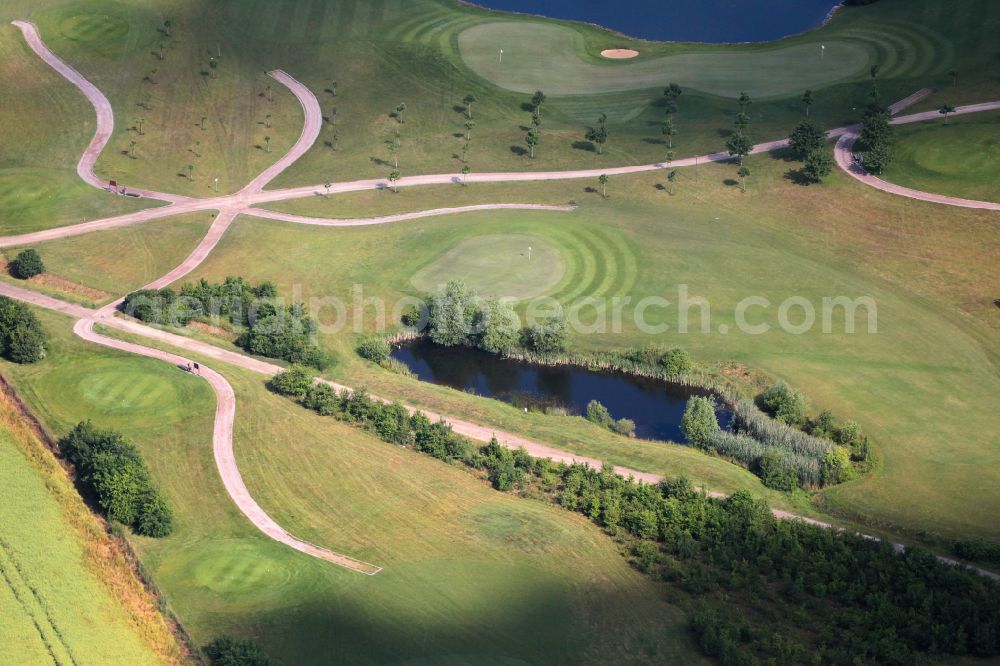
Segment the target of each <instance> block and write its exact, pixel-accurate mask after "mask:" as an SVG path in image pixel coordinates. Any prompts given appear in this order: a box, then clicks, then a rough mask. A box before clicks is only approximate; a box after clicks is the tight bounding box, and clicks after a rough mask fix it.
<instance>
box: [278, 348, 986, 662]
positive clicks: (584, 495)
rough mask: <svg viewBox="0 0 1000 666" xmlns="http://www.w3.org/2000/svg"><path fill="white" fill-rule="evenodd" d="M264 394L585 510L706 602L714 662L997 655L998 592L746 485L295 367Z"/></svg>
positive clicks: (702, 633) (970, 575)
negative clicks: (650, 465) (575, 452)
mask: <svg viewBox="0 0 1000 666" xmlns="http://www.w3.org/2000/svg"><path fill="white" fill-rule="evenodd" d="M270 386H271V388H272V390H275V391H277V392H279V393H284V394H286V395H291V396H293V397H295V398H297V399H298V400H299V401H300V402H301V403H302V404H304V405H305V406H307V407H309V408H311V409H314V410H316V411H317V412H319V413H321V414H330V415H333V416H336V417H337V418H340V419H342V420H345V421H350V422H353V423H355V424H357V425H358V426H360V427H363V428H365V429H367V430H369V431H371V432H373V433H375V434H377V435H378V436H379V437H380V438H382V439H383V440H385V441H389V442H392V443H396V444H404V445H412V446H413V447H414V448H416V449H418V450H421V451H425V452H427V453H429V454H430V455H433V456H435V457H437V458H440V459H442V460H447V461H462V462H464V463H466V464H468V465H469V466H471V467H473V468H475V469H480V470H483V471H485V472H486V474H487V476H488V478H489V480H490V482H491V484H492V485H493V486H494V487H495V488H497V489H498V490H510V489H523V490H526V491H527V490H537V491H539V492H541V493H542V496H547V497H549V498H550V499H551V500H552V501H554V502H556V503H558V504H559V505H561V506H563V507H564V508H566V509H567V510H571V511H577V512H580V513H583V514H585V515H586V516H588V517H589V518H590V519H591V520H593V521H594V522H595V523H597V524H598V525H600V526H601V527H603V528H604V529H606V530H607V531H608V532H610V533H611V534H613V535H617V536H618V537H619V538H622V539H625V542H626V543H627V544H629V546H630V549H631V552H632V554H633V556H634V558H635V563H636V565H637V566H638V567H639V568H640V569H642V570H644V571H646V572H648V573H650V574H651V575H655V576H658V577H661V578H664V579H666V580H669V581H671V582H673V583H675V584H677V585H678V586H679V588H680V589H681V590H683V591H684V592H686V593H688V594H690V595H691V598H694V597H697V598H698V599H700V600H701V601H702V602H703V605H702V606H700V608H699V609H698V610H697V611H695V612H694V613H692V615H691V616H690V622H691V627H692V630H693V631H694V633H695V635H696V637H697V638H698V641H699V644H700V645H701V647H702V649H703V650H704V651H705V653H706V654H708V655H709V656H715V657H718V658H719V659H720V660H721V661H722V662H723V663H727V664H751V663H755V661H757V660H760V661H772V660H773V662H774V663H783V664H794V663H803V662H805V661H807V660H813V661H816V662H817V663H834V664H855V663H887V664H904V663H912V662H913V661H915V660H916V659H917V657H918V655H920V654H949V655H974V656H980V657H989V656H995V655H997V654H1000V638H998V636H1000V586H998V585H997V584H995V583H993V582H992V581H990V580H988V579H986V578H984V577H981V576H979V575H977V574H975V573H974V572H971V571H969V570H966V569H962V568H960V567H954V566H948V565H945V564H943V563H941V562H939V561H938V560H937V559H936V558H935V557H934V556H933V555H932V554H931V553H928V552H926V551H924V550H921V549H918V548H911V549H907V550H906V551H905V552H903V553H897V552H896V551H895V550H894V549H893V547H892V545H891V544H888V543H885V542H878V541H873V540H870V539H865V538H862V537H860V536H856V535H853V534H851V533H847V532H838V531H836V530H828V529H823V528H821V527H817V526H814V525H809V524H806V523H803V522H801V521H779V520H777V519H776V518H775V517H774V515H773V514H772V513H771V511H770V510H769V508H768V507H767V505H766V504H764V503H763V502H760V501H757V500H754V499H753V498H752V497H751V496H750V495H749V493H747V492H746V491H740V492H737V493H735V494H734V495H732V496H730V497H729V498H726V499H716V498H710V497H708V496H707V495H706V494H705V493H704V492H696V491H695V490H694V489H693V487H692V485H691V483H690V482H689V481H687V480H686V479H684V478H678V479H673V480H668V481H664V482H662V483H660V484H657V485H649V484H643V483H636V482H635V481H634V480H632V479H625V478H623V477H622V476H620V475H618V474H615V473H614V472H613V471H612V470H611V468H610V467H606V468H605V469H603V470H601V471H598V470H595V469H593V468H591V467H587V466H585V465H565V464H562V463H559V464H556V463H553V462H551V461H550V460H541V459H538V458H533V457H532V456H530V455H528V454H527V452H525V451H524V450H523V449H522V450H516V451H514V450H510V449H508V448H505V447H502V446H500V445H499V444H498V443H497V442H496V440H493V441H492V442H490V443H489V444H487V445H486V446H483V447H479V448H477V447H475V446H474V445H473V444H472V443H471V442H469V441H467V440H465V439H464V438H461V437H459V436H457V435H455V434H454V433H453V432H452V431H451V429H450V428H449V427H448V426H446V425H444V424H442V423H431V422H430V421H429V420H428V419H427V418H426V417H425V416H424V415H422V414H420V413H416V414H413V415H410V414H408V413H407V411H406V409H405V408H403V407H402V406H401V405H398V404H385V403H382V402H379V401H376V400H373V399H372V398H371V397H369V396H368V395H367V394H365V393H364V392H363V391H358V392H355V394H353V395H351V394H348V393H346V392H344V393H340V394H337V393H335V392H334V391H333V390H332V389H330V388H329V387H328V386H326V385H325V384H321V385H313V383H312V378H311V376H310V375H309V372H308V370H307V369H305V368H294V369H292V370H290V371H288V372H286V373H282V375H278V376H276V377H275V378H273V379H272V381H271V383H270ZM776 618H778V620H777V621H776ZM781 618H785V619H786V621H785V622H784V623H782V622H781Z"/></svg>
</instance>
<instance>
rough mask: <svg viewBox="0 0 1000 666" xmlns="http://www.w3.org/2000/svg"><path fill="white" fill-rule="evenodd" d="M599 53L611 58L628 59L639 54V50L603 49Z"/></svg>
mask: <svg viewBox="0 0 1000 666" xmlns="http://www.w3.org/2000/svg"><path fill="white" fill-rule="evenodd" d="M601 55H602V56H604V57H605V58H611V59H612V60H628V59H629V58H634V57H636V56H637V55H639V52H638V51H633V50H632V49H604V50H603V51H601Z"/></svg>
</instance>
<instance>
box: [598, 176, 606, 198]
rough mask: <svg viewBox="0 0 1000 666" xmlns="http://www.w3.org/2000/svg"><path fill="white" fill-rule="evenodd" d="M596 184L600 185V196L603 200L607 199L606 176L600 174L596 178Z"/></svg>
mask: <svg viewBox="0 0 1000 666" xmlns="http://www.w3.org/2000/svg"><path fill="white" fill-rule="evenodd" d="M597 182H598V183H600V184H601V196H602V197H604V198H605V199H607V198H608V174H606V173H602V174H601V175H600V176H598V178H597Z"/></svg>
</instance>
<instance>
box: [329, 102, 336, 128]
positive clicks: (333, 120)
mask: <svg viewBox="0 0 1000 666" xmlns="http://www.w3.org/2000/svg"><path fill="white" fill-rule="evenodd" d="M330 124H331V125H336V124H337V107H335V106H334V107H331V108H330Z"/></svg>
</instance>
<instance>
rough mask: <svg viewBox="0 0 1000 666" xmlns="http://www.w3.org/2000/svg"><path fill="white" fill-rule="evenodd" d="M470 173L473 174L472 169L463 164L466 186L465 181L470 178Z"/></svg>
mask: <svg viewBox="0 0 1000 666" xmlns="http://www.w3.org/2000/svg"><path fill="white" fill-rule="evenodd" d="M470 173H472V167H470V166H469V165H468V164H463V165H462V185H465V184H466V183H465V179H466V178H468V177H469V174H470Z"/></svg>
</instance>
